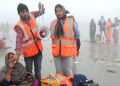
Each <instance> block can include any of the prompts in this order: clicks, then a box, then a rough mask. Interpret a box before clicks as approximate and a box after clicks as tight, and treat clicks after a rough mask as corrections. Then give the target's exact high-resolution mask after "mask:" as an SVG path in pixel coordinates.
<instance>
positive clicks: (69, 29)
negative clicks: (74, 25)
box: [51, 18, 74, 37]
mask: <svg viewBox="0 0 120 86" xmlns="http://www.w3.org/2000/svg"><path fill="white" fill-rule="evenodd" d="M56 21H57V19H56V20H54V21H53V26H52V34H51V37H52V36H54V28H55V23H56ZM70 31H71V18H69V22H68V33H67V34H66V33H65V36H68V37H73V36H74V34H70Z"/></svg>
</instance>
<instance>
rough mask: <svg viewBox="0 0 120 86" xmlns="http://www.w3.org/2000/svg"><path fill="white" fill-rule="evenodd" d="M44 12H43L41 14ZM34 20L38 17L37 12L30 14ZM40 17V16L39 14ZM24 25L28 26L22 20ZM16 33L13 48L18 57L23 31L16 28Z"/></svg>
mask: <svg viewBox="0 0 120 86" xmlns="http://www.w3.org/2000/svg"><path fill="white" fill-rule="evenodd" d="M44 12H45V11H44V10H43V13H44ZM31 13H32V14H33V15H34V17H35V18H37V17H38V16H39V11H33V12H31ZM40 15H42V14H41V13H40ZM22 21H23V22H24V23H26V24H27V25H29V26H30V24H29V22H26V21H24V20H22ZM16 32H17V37H16V48H15V51H16V54H18V55H20V53H21V42H22V39H23V31H22V29H21V28H20V27H18V26H17V27H16Z"/></svg>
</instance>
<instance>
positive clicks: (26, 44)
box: [21, 40, 35, 47]
mask: <svg viewBox="0 0 120 86" xmlns="http://www.w3.org/2000/svg"><path fill="white" fill-rule="evenodd" d="M34 42H35V41H34V40H31V41H29V42H28V43H24V44H22V45H21V46H22V47H25V46H28V45H29V44H32V43H34Z"/></svg>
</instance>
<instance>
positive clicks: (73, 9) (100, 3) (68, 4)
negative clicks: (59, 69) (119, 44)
mask: <svg viewBox="0 0 120 86" xmlns="http://www.w3.org/2000/svg"><path fill="white" fill-rule="evenodd" d="M38 2H42V3H43V4H44V7H45V14H44V16H43V17H44V22H51V21H52V20H54V19H55V18H56V16H55V12H54V7H55V5H56V4H62V5H64V7H65V8H66V9H67V10H69V11H70V13H71V14H73V15H74V16H75V19H76V21H77V22H90V20H91V19H92V18H94V19H95V21H96V22H98V20H99V19H100V16H101V15H104V18H105V19H106V20H107V19H108V18H111V19H112V20H113V19H114V17H118V18H120V12H119V11H120V4H119V3H120V1H119V0H0V23H1V22H3V23H5V22H6V21H8V22H9V23H10V22H11V23H15V24H16V23H17V21H18V20H19V16H18V14H17V6H18V4H19V3H24V4H26V5H27V6H28V8H29V11H37V10H38Z"/></svg>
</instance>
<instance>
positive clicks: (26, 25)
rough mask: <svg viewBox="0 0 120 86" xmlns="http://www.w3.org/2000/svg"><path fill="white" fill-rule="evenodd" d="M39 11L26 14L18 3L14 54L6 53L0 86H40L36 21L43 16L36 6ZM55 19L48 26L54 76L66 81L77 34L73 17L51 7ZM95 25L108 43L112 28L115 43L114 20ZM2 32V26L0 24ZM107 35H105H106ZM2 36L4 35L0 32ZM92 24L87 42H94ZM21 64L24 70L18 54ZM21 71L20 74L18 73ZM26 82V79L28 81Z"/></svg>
mask: <svg viewBox="0 0 120 86" xmlns="http://www.w3.org/2000/svg"><path fill="white" fill-rule="evenodd" d="M41 5H42V10H38V11H32V12H29V9H28V7H27V6H26V5H25V4H22V3H20V4H19V5H18V7H17V11H18V15H19V17H20V20H19V21H18V23H17V24H16V25H15V27H14V31H15V32H16V33H17V37H16V48H15V51H16V53H15V54H14V53H12V52H10V53H8V54H7V55H6V57H5V66H4V67H3V68H2V69H1V71H0V84H1V85H2V86H8V85H13V84H16V85H18V86H31V85H32V84H33V82H34V80H35V79H37V80H38V82H39V86H41V82H40V79H41V63H42V58H43V56H42V51H43V46H42V42H41V39H40V38H39V37H38V34H37V30H38V29H37V22H36V18H37V17H38V16H40V15H43V14H44V13H45V8H44V5H43V4H41V3H39V4H38V7H39V9H41ZM54 11H55V15H56V19H54V20H53V21H52V22H51V25H50V26H51V27H50V31H51V40H52V45H51V47H52V55H53V59H54V63H55V68H56V72H60V73H61V74H62V75H65V76H66V77H69V76H70V75H71V74H73V73H74V65H73V61H74V58H75V57H76V56H78V55H79V49H80V31H79V29H78V25H77V22H76V21H75V18H74V16H67V14H69V13H70V12H69V11H67V10H66V9H65V7H64V6H63V5H61V4H57V5H56V6H55V9H54ZM98 25H99V26H100V34H101V35H102V32H104V34H105V36H106V40H107V41H110V40H111V33H112V28H113V29H114V30H113V38H114V42H118V40H119V31H118V30H119V21H118V18H115V22H114V23H112V22H111V19H110V18H109V19H108V21H107V23H106V21H105V20H104V17H103V16H101V20H99V23H98ZM1 26H2V27H4V28H5V25H4V24H2V25H1ZM6 28H7V29H6V30H7V33H8V31H9V29H8V28H9V26H8V23H6ZM106 32H107V33H106ZM3 33H4V31H3ZM95 33H96V24H95V22H94V19H92V20H91V22H90V39H91V41H92V42H94V41H95ZM22 52H24V53H23V54H22V55H23V57H24V61H25V67H23V65H22V64H21V63H20V62H18V61H19V58H20V55H21V53H22ZM33 61H34V68H35V79H34V78H33V75H32V66H33ZM20 68H22V71H21V70H20ZM29 78H30V79H29Z"/></svg>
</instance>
